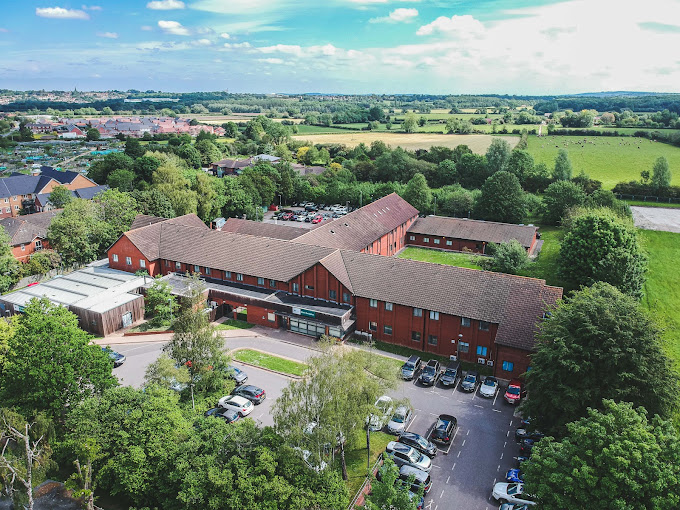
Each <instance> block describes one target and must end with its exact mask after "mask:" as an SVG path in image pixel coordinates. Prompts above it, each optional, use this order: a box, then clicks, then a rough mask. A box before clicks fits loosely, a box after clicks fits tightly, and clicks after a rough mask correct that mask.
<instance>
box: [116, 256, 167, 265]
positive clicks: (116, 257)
mask: <svg viewBox="0 0 680 510" xmlns="http://www.w3.org/2000/svg"><path fill="white" fill-rule="evenodd" d="M114 257H116V259H115V260H116V261H118V255H114ZM165 267H170V261H169V260H166V261H165Z"/></svg>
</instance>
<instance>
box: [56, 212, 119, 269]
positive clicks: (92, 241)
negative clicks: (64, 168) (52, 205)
mask: <svg viewBox="0 0 680 510" xmlns="http://www.w3.org/2000/svg"><path fill="white" fill-rule="evenodd" d="M105 230H106V226H105V225H103V223H102V222H101V210H100V209H98V207H97V206H96V205H95V204H94V203H93V202H91V201H89V200H81V199H73V200H72V201H71V202H69V203H68V204H67V205H66V207H64V210H63V211H62V213H61V214H59V215H58V216H56V217H55V218H53V219H52V222H51V223H50V226H49V227H48V228H47V240H48V242H49V243H50V246H53V247H54V248H55V249H56V250H57V252H58V253H59V254H60V255H61V258H62V260H63V261H64V263H65V264H76V263H86V262H91V261H93V260H95V259H96V258H97V257H98V256H99V254H100V253H102V250H103V247H102V246H101V242H102V239H103V238H104V237H105V236H104V233H105ZM106 238H109V237H106ZM107 247H108V246H107Z"/></svg>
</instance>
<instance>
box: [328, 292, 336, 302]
mask: <svg viewBox="0 0 680 510" xmlns="http://www.w3.org/2000/svg"><path fill="white" fill-rule="evenodd" d="M328 299H330V300H332V301H335V300H337V299H338V293H337V291H335V290H329V291H328Z"/></svg>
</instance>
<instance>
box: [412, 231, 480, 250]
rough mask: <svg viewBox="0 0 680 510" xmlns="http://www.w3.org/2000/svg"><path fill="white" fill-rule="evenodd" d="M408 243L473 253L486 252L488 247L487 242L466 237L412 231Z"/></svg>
mask: <svg viewBox="0 0 680 510" xmlns="http://www.w3.org/2000/svg"><path fill="white" fill-rule="evenodd" d="M448 243H451V244H448ZM406 244H407V245H408V246H420V247H423V248H436V249H438V250H449V251H471V252H473V253H482V254H483V253H484V252H485V249H486V243H484V242H481V241H469V240H466V239H455V238H452V237H442V236H431V235H423V234H412V233H410V234H406Z"/></svg>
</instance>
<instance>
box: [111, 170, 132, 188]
mask: <svg viewBox="0 0 680 510" xmlns="http://www.w3.org/2000/svg"><path fill="white" fill-rule="evenodd" d="M134 181H135V174H134V172H132V171H130V170H115V171H113V172H111V173H110V174H109V177H108V179H106V184H108V185H109V186H110V187H111V188H115V189H117V190H119V191H132V187H133V183H134Z"/></svg>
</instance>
